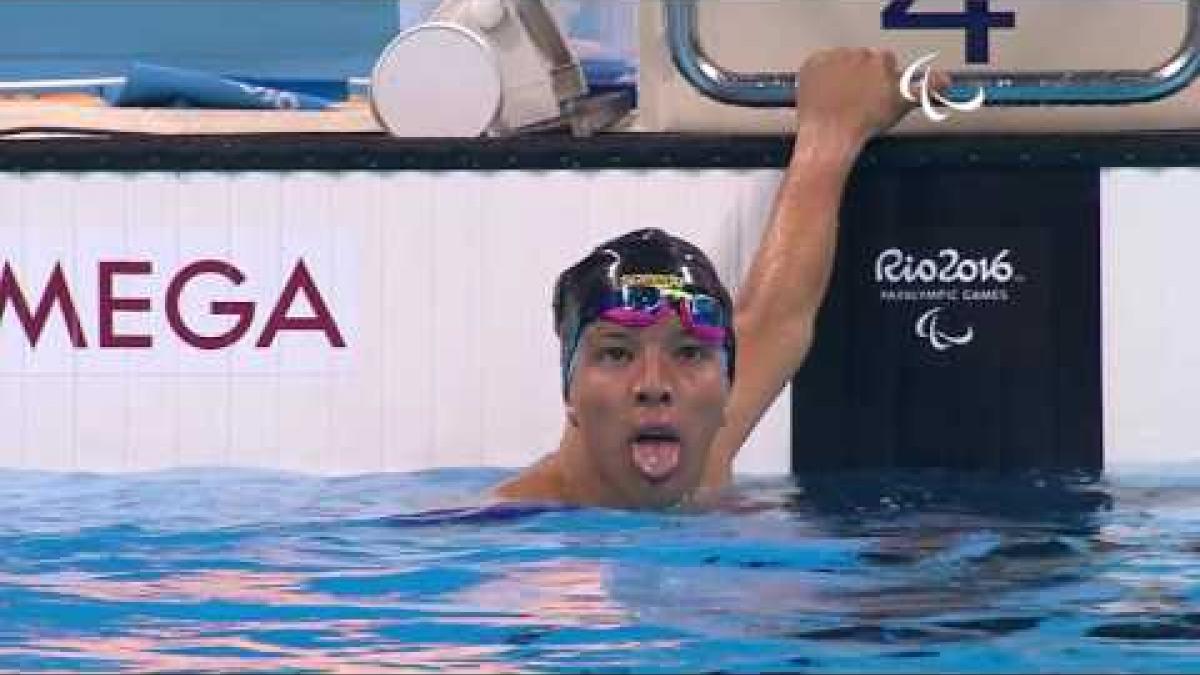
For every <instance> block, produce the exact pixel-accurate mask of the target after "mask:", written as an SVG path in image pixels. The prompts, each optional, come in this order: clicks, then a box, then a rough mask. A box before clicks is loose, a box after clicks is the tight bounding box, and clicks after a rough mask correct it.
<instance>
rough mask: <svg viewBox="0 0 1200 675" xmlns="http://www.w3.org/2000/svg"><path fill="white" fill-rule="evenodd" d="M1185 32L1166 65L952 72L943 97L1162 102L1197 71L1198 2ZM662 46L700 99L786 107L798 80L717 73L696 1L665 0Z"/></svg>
mask: <svg viewBox="0 0 1200 675" xmlns="http://www.w3.org/2000/svg"><path fill="white" fill-rule="evenodd" d="M1186 1H1187V3H1188V6H1187V22H1188V26H1187V33H1186V35H1185V36H1184V39H1183V44H1182V45H1181V46H1180V47H1179V50H1178V51H1177V52H1176V53H1175V54H1174V55H1172V56H1171V57H1170V58H1169V59H1168V60H1167V61H1166V62H1165V63H1164V64H1162V65H1161V66H1157V67H1154V68H1150V69H1147V70H1046V71H993V72H987V73H981V72H977V71H976V72H966V71H951V72H948V73H947V75H948V76H949V77H950V86H949V87H948V89H947V90H946V95H947V97H948V98H950V99H951V100H959V101H961V100H966V99H969V98H971V97H972V96H974V95H975V94H976V93H977V92H978V90H979V89H980V88H982V89H983V91H984V95H985V101H986V103H985V105H993V106H1029V105H1119V104H1127V103H1146V102H1149V101H1155V100H1158V99H1162V98H1166V97H1168V96H1171V95H1172V94H1174V93H1176V92H1178V91H1179V90H1181V89H1183V88H1184V87H1186V86H1187V85H1188V84H1190V83H1191V81H1192V80H1193V79H1195V78H1196V76H1197V75H1198V74H1200V0H1186ZM664 2H665V12H666V28H667V41H668V44H669V48H670V52H671V57H672V59H673V60H674V62H675V67H676V68H677V69H678V70H679V73H680V74H681V75H682V76H683V77H684V79H685V80H687V81H688V82H689V83H691V85H692V86H693V87H695V88H696V89H697V90H699V91H700V92H701V93H702V94H704V95H706V96H708V97H710V98H712V99H715V100H717V101H721V102H723V103H729V104H733V105H740V106H745V107H758V108H780V107H791V106H793V105H795V103H796V76H795V75H794V74H790V73H740V72H735V71H731V70H728V69H726V68H722V67H721V66H719V65H717V64H716V62H714V61H713V60H712V58H710V57H709V56H708V54H707V53H706V52H705V51H704V49H703V47H702V46H701V45H700V39H699V35H698V33H697V30H696V16H697V14H698V10H697V6H696V0H664Z"/></svg>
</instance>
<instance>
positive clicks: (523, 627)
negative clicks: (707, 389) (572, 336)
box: [0, 466, 1200, 672]
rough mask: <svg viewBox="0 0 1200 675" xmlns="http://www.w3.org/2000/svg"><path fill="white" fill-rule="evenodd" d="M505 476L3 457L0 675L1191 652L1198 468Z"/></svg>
mask: <svg viewBox="0 0 1200 675" xmlns="http://www.w3.org/2000/svg"><path fill="white" fill-rule="evenodd" d="M506 474H507V472H505V471H499V470H492V469H488V470H484V469H461V470H460V469H446V470H438V471H431V472H420V473H407V474H401V473H396V474H367V475H361V476H355V477H345V478H318V477H314V476H309V475H303V474H292V473H278V472H261V471H250V470H216V469H181V470H172V471H166V472H157V473H144V474H124V475H99V474H66V473H40V472H38V473H35V472H27V471H5V472H0V475H2V477H3V480H0V509H3V511H4V513H5V514H6V515H7V518H6V519H5V521H4V522H3V523H2V524H0V552H2V553H0V615H2V616H3V617H4V618H3V621H0V670H21V671H44V670H54V671H62V670H72V671H105V672H110V671H118V670H119V671H138V672H140V671H162V670H172V671H179V670H187V671H196V672H203V671H230V670H234V669H254V670H270V671H276V672H277V671H283V670H297V671H306V672H307V671H324V672H329V671H339V672H340V671H352V672H367V671H371V672H375V671H383V672H391V671H403V672H412V671H414V670H417V671H422V672H424V671H453V672H516V671H530V672H582V671H588V672H595V671H605V672H678V671H685V672H686V671H701V672H757V671H790V672H832V671H847V670H849V671H857V672H870V671H916V670H924V671H956V672H967V671H972V672H979V671H991V672H994V671H1026V672H1032V671H1045V672H1081V671H1106V672H1112V671H1126V670H1137V671H1139V672H1150V671H1184V670H1192V671H1194V670H1196V669H1198V668H1200V646H1198V645H1200V642H1198V641H1197V639H1198V638H1200V490H1198V489H1197V488H1200V467H1190V466H1189V467H1188V470H1187V471H1179V470H1174V469H1173V470H1171V471H1163V470H1161V469H1158V468H1156V469H1153V470H1146V471H1139V470H1133V469H1130V470H1123V471H1113V472H1110V473H1109V474H1107V475H1106V476H1105V477H1103V478H1100V479H1091V478H1089V477H1087V476H1083V475H1049V474H1023V475H1008V476H1002V475H988V474H954V473H947V472H934V471H926V472H894V473H879V472H871V473H863V474H851V473H844V474H831V475H828V476H826V477H822V478H810V479H803V480H793V479H788V478H782V477H780V478H776V479H766V478H762V479H743V480H742V481H740V483H739V486H738V489H737V496H738V501H739V504H740V506H739V507H738V508H736V509H733V510H730V511H726V512H719V513H705V514H683V513H666V514H663V513H630V512H619V511H607V510H595V509H571V510H563V509H548V510H539V509H527V510H523V511H511V510H510V511H502V512H496V511H489V510H486V509H484V510H480V509H477V508H472V505H477V504H478V503H479V494H480V492H481V491H482V490H483V489H484V488H485V487H486V486H488V485H490V484H492V483H493V482H494V481H495V480H497V479H499V478H501V477H503V476H504V475H506Z"/></svg>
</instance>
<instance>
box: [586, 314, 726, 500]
mask: <svg viewBox="0 0 1200 675" xmlns="http://www.w3.org/2000/svg"><path fill="white" fill-rule="evenodd" d="M578 350H579V354H578V365H577V366H576V368H575V372H574V376H573V377H572V379H571V385H570V389H569V391H568V406H567V407H568V415H569V417H570V420H571V422H572V423H573V424H574V425H575V426H577V427H578V429H579V432H580V434H581V436H582V438H583V442H584V454H585V455H586V457H587V460H588V463H589V465H590V466H589V468H590V469H591V470H593V471H595V473H596V475H595V476H592V477H591V480H594V481H596V483H597V485H596V486H595V487H600V488H602V489H603V494H604V495H605V498H606V502H608V501H611V504H610V505H612V506H626V507H630V506H632V507H665V506H670V505H672V504H675V503H677V502H678V501H679V500H680V499H681V498H682V497H684V496H685V495H686V494H687V493H688V492H689V491H691V490H692V489H694V488H695V487H696V486H697V485H698V484H699V482H700V480H701V478H702V477H703V474H704V468H705V464H706V462H707V460H708V452H709V446H710V445H711V443H712V440H713V437H714V436H715V435H716V433H717V430H718V429H719V428H720V427H721V426H722V425H723V424H724V422H725V405H726V402H727V401H728V398H729V388H728V383H727V381H726V378H725V368H724V364H723V363H722V360H721V358H720V354H721V349H720V348H719V347H716V346H713V345H712V344H709V343H705V342H703V341H701V340H699V339H697V338H696V337H694V336H692V335H690V334H689V333H688V332H687V330H686V329H685V328H684V327H683V325H682V324H681V323H680V321H679V316H678V315H677V314H676V313H675V312H668V313H666V314H665V315H664V317H663V318H662V319H661V320H660V321H658V322H657V323H655V324H654V325H652V326H648V327H646V328H626V327H623V326H620V325H617V324H615V323H611V322H608V321H604V320H599V321H596V322H594V323H592V324H591V325H589V326H588V327H587V329H586V330H585V331H584V334H583V336H582V339H581V340H580V343H579V347H578Z"/></svg>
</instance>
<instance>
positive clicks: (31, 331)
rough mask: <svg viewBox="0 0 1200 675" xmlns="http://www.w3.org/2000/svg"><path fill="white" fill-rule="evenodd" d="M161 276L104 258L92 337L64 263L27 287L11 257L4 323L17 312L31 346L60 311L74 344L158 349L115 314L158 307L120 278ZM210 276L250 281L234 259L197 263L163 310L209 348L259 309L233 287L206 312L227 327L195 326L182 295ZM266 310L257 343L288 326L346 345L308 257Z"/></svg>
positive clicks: (187, 336)
mask: <svg viewBox="0 0 1200 675" xmlns="http://www.w3.org/2000/svg"><path fill="white" fill-rule="evenodd" d="M154 273H155V269H154V264H153V263H152V262H151V261H149V260H100V261H98V262H97V263H96V281H97V286H96V288H97V298H96V304H95V307H96V308H97V312H96V323H95V326H96V327H95V332H94V333H92V334H91V335H89V334H88V333H87V332H85V330H84V324H83V321H82V318H81V317H80V312H79V309H78V307H79V305H78V304H77V303H76V296H75V295H74V294H73V293H72V291H71V285H70V284H69V283H68V279H67V276H66V275H65V274H64V272H63V266H62V263H61V262H59V263H55V265H54V268H53V269H52V270H51V272H50V275H49V279H48V280H46V281H45V284H44V285H43V286H41V287H40V288H38V287H37V286H25V287H23V286H22V285H21V283H20V281H19V280H18V274H17V270H16V269H14V266H13V265H12V264H10V262H9V261H5V263H4V269H3V272H2V274H0V326H3V327H7V326H9V325H10V324H12V323H14V321H13V318H14V317H15V318H16V322H15V323H18V324H19V325H20V328H21V330H23V331H24V334H25V336H26V338H27V339H28V341H29V344H30V346H31V347H36V346H37V343H38V341H39V340H40V339H41V337H42V335H43V333H44V332H45V330H46V326H47V324H48V323H49V322H50V317H51V315H52V314H57V315H58V316H60V317H61V319H62V323H63V325H65V327H66V332H67V335H68V337H69V339H70V343H71V345H72V346H73V347H74V348H75V349H86V348H90V347H94V348H100V349H151V348H152V347H153V346H154V343H155V339H156V336H153V335H148V334H145V333H129V332H127V333H122V332H118V331H117V329H116V322H115V318H116V317H117V315H119V314H126V313H128V314H136V313H149V312H152V311H153V306H154V303H153V301H152V299H151V298H150V297H146V296H145V295H129V294H126V295H118V294H117V291H116V282H117V279H118V278H119V277H139V276H143V277H144V276H148V275H153V274H154ZM205 277H208V278H210V279H206V280H212V279H211V278H213V277H215V278H216V279H218V280H220V281H221V283H225V284H228V285H229V286H231V287H236V286H240V285H242V284H243V283H244V282H245V281H246V275H245V274H243V273H242V271H241V270H240V269H238V267H237V266H235V265H233V264H232V263H229V262H226V261H223V260H214V259H204V260H195V261H192V262H189V263H187V264H186V265H184V266H183V267H181V268H180V269H179V270H177V271H176V272H174V273H173V274H172V275H171V277H170V281H169V283H168V285H167V288H166V293H165V297H164V298H163V302H162V308H163V311H164V312H165V313H166V318H167V324H168V325H169V326H170V329H171V332H173V333H174V334H175V337H177V338H178V339H179V340H180V341H182V342H183V343H185V344H187V345H190V346H191V347H194V348H196V349H202V350H216V349H224V348H226V347H230V346H232V345H234V344H237V343H238V342H239V341H240V340H242V339H243V338H244V337H245V336H246V334H247V332H249V330H250V326H251V323H252V322H253V320H254V316H255V312H256V311H257V309H258V308H257V306H256V303H255V302H253V301H249V300H246V299H244V298H245V295H244V294H243V295H242V296H241V298H239V297H238V295H237V293H236V292H231V295H232V299H222V300H215V301H212V302H210V303H208V306H207V308H206V310H205V313H207V314H208V315H211V316H220V317H229V325H228V328H227V329H225V330H222V331H220V332H211V331H210V332H208V333H206V334H202V333H201V332H200V331H199V330H197V329H196V328H195V323H196V321H195V319H196V318H198V317H191V319H189V316H188V315H187V312H186V306H185V305H184V303H183V302H181V297H182V296H183V294H184V292H185V291H186V290H187V289H188V287H189V285H191V284H194V283H200V280H201V279H202V278H205ZM26 283H28V282H26ZM38 291H40V293H39V292H38ZM300 296H303V299H304V300H305V301H306V302H307V304H308V307H309V308H310V311H308V312H304V313H300V312H298V311H297V310H296V309H294V308H293V305H294V304H296V303H297V301H298V299H299V297H300ZM10 310H11V311H10ZM267 311H268V314H267V319H266V322H265V324H264V325H263V328H262V330H261V331H260V332H259V333H258V335H257V336H254V337H253V340H254V346H255V347H256V348H259V349H267V348H270V347H271V345H272V344H273V343H274V341H275V339H276V337H278V336H279V334H281V333H283V332H287V331H305V332H314V333H318V334H320V335H323V336H324V338H325V339H326V340H327V341H328V343H329V346H330V347H334V348H342V347H345V346H346V340H345V338H344V337H343V335H342V331H341V329H340V328H339V327H338V324H337V321H336V320H335V318H334V315H333V313H332V312H331V311H330V308H329V306H328V305H327V304H326V302H325V299H324V297H323V296H322V295H321V291H320V289H319V288H318V286H317V282H316V280H315V279H314V278H313V276H312V274H311V273H310V272H309V270H308V267H307V266H306V265H305V264H304V260H303V259H298V260H297V261H296V263H295V265H294V266H293V267H292V270H291V273H290V274H289V275H288V277H287V279H286V281H285V282H284V284H283V288H282V290H281V291H280V293H279V296H278V298H277V299H276V300H275V302H274V303H272V304H271V306H270V308H269V309H268V310H267ZM56 323H57V322H56Z"/></svg>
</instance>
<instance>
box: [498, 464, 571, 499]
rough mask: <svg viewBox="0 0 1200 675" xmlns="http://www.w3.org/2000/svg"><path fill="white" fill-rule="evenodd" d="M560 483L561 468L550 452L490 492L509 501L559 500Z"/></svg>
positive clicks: (561, 495)
mask: <svg viewBox="0 0 1200 675" xmlns="http://www.w3.org/2000/svg"><path fill="white" fill-rule="evenodd" d="M562 484H563V483H562V469H561V467H560V466H559V463H558V461H557V457H556V455H555V454H554V453H552V454H549V455H546V456H545V457H543V458H542V459H540V460H538V462H537V463H535V464H533V465H532V466H530V467H529V468H527V469H525V470H524V471H522V472H521V473H520V474H518V475H516V476H514V477H513V478H510V479H509V480H506V481H504V482H503V483H500V484H499V485H497V486H496V487H494V488H492V494H493V495H494V496H495V497H497V498H498V499H502V500H510V501H561V500H562V498H563V489H562Z"/></svg>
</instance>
